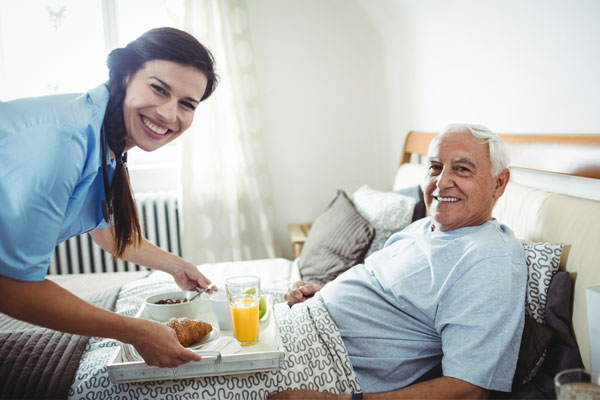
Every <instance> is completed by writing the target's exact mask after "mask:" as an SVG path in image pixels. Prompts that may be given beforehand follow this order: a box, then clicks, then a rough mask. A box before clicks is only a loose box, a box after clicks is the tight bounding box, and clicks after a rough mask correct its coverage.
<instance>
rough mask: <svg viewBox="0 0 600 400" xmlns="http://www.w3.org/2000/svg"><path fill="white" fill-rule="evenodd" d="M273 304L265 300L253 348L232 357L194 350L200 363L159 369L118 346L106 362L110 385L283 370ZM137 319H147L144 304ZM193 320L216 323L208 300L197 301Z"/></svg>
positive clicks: (229, 333)
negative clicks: (200, 358)
mask: <svg viewBox="0 0 600 400" xmlns="http://www.w3.org/2000/svg"><path fill="white" fill-rule="evenodd" d="M272 314H273V313H272V304H271V301H270V299H267V314H266V315H265V317H264V318H263V320H261V322H260V324H259V340H258V343H257V344H254V345H252V346H243V347H242V348H241V350H240V351H239V352H237V353H234V354H221V353H219V352H214V351H208V352H207V351H204V352H203V351H202V348H201V347H200V348H199V349H194V350H193V351H195V352H196V353H198V354H201V355H202V361H198V362H192V363H187V364H184V365H181V366H179V367H177V368H159V367H151V366H148V365H146V363H145V362H144V361H129V360H130V359H131V358H130V357H127V355H126V351H125V350H126V349H125V348H124V347H123V346H126V345H123V346H120V347H119V348H118V349H116V350H115V352H114V355H113V356H112V357H111V358H110V360H109V362H108V366H107V367H108V372H109V375H110V379H111V380H112V382H113V383H126V382H143V381H156V380H165V379H182V378H197V377H202V376H213V375H229V374H242V373H249V372H258V371H269V370H277V369H280V368H282V367H283V362H284V359H285V353H284V350H283V344H282V343H281V338H280V336H279V328H278V326H277V322H276V321H275V318H274V317H273V316H272ZM136 317H138V318H146V319H149V316H148V313H147V310H146V309H145V307H144V305H142V307H141V308H140V310H139V311H138V313H137V315H136ZM190 318H193V319H200V320H202V321H205V322H208V323H210V324H212V325H213V326H214V327H217V326H218V325H217V321H216V318H215V316H214V315H213V313H212V311H211V309H210V303H209V300H208V299H200V300H198V307H197V310H196V312H195V315H193V316H190ZM220 336H233V332H232V331H220Z"/></svg>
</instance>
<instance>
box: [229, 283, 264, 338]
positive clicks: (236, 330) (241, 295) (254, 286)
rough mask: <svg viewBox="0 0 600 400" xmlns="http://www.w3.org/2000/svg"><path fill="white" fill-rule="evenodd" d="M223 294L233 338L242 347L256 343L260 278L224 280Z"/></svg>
mask: <svg viewBox="0 0 600 400" xmlns="http://www.w3.org/2000/svg"><path fill="white" fill-rule="evenodd" d="M225 292H226V293H227V297H228V298H229V309H230V310H231V320H232V321H233V336H234V337H235V338H236V339H237V340H238V341H239V342H240V344H241V345H242V346H249V345H251V344H255V343H258V303H259V301H260V278H259V277H258V276H236V277H233V278H229V279H226V280H225Z"/></svg>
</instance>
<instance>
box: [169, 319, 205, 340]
mask: <svg viewBox="0 0 600 400" xmlns="http://www.w3.org/2000/svg"><path fill="white" fill-rule="evenodd" d="M165 325H166V326H168V327H169V328H171V329H173V330H174V331H175V333H176V334H177V340H179V343H181V345H182V346H183V347H187V346H189V345H190V344H192V343H194V342H197V341H198V340H200V339H202V338H203V337H204V336H205V335H206V334H207V333H209V332H210V331H212V326H211V324H209V323H207V322H204V321H194V320H191V319H189V318H185V317H184V318H171V319H170V320H169V321H167V322H165Z"/></svg>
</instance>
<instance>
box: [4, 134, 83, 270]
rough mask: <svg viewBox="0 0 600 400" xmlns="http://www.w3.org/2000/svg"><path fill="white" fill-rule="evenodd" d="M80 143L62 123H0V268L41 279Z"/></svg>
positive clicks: (79, 159) (76, 172)
mask: <svg viewBox="0 0 600 400" xmlns="http://www.w3.org/2000/svg"><path fill="white" fill-rule="evenodd" d="M85 151H86V143H84V139H83V138H82V136H81V135H74V134H73V130H72V129H69V128H68V127H59V128H57V127H56V126H50V127H49V126H45V125H39V124H37V125H36V124H33V123H32V124H30V125H29V126H21V127H19V128H18V129H17V128H15V127H14V126H9V127H6V126H1V125H0V160H1V161H0V164H1V168H0V204H1V205H2V207H0V227H2V229H1V232H0V273H1V274H2V275H4V276H7V277H10V278H13V279H18V280H24V281H41V280H43V279H44V277H45V275H46V273H47V270H48V264H49V259H50V256H51V255H52V252H53V250H54V247H55V245H56V241H57V237H58V235H59V232H60V230H61V227H62V223H63V218H64V215H65V212H66V209H67V205H68V202H69V198H70V196H71V194H72V192H73V188H74V187H75V185H76V184H77V182H78V179H79V177H80V175H81V170H82V166H83V165H84V162H85Z"/></svg>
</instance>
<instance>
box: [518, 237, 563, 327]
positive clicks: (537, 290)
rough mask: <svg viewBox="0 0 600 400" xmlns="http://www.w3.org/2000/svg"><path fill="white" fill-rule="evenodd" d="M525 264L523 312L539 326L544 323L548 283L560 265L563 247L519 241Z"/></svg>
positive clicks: (560, 245)
mask: <svg viewBox="0 0 600 400" xmlns="http://www.w3.org/2000/svg"><path fill="white" fill-rule="evenodd" d="M521 244H522V245H523V250H524V251H525V262H526V264H527V274H528V275H527V292H526V298H525V312H526V314H527V315H528V316H530V317H531V318H533V319H534V320H535V321H536V322H538V323H540V324H545V323H546V301H547V299H548V290H549V289H550V281H551V280H552V277H553V276H554V274H556V272H557V271H558V267H559V265H560V256H561V254H562V249H563V245H562V244H554V243H546V242H530V241H528V240H521Z"/></svg>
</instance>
